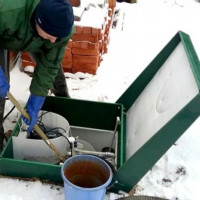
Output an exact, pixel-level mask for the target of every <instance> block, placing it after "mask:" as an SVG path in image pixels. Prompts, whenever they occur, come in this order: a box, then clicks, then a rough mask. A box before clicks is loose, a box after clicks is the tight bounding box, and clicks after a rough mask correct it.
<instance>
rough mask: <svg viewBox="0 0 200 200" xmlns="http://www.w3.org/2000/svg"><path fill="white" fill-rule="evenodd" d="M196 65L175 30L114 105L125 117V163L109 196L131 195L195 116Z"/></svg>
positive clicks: (198, 104) (199, 75) (199, 105)
mask: <svg viewBox="0 0 200 200" xmlns="http://www.w3.org/2000/svg"><path fill="white" fill-rule="evenodd" d="M199 88H200V63H199V59H198V57H197V54H196V52H195V50H194V47H193V45H192V42H191V40H190V37H189V35H187V34H185V33H183V32H181V31H179V32H178V33H177V34H176V35H175V36H174V37H173V38H172V39H171V41H170V42H169V43H168V44H167V45H166V46H165V47H164V48H163V50H162V51H161V52H160V53H159V54H158V55H157V56H156V57H155V59H154V60H153V61H152V62H151V63H150V64H149V65H148V66H147V68H146V69H145V70H144V71H143V72H142V73H141V74H140V75H139V76H138V78H137V79H136V80H135V81H134V82H133V83H132V84H131V85H130V87H129V88H128V89H127V90H126V91H125V92H124V94H123V95H122V96H121V97H120V98H119V99H118V100H117V103H121V104H123V105H124V109H125V110H124V112H125V117H126V120H125V121H126V122H125V123H126V124H125V126H126V162H125V163H124V164H123V166H122V167H120V168H119V169H118V171H117V173H116V179H117V182H116V183H115V184H114V185H113V187H112V189H113V190H114V191H117V190H124V191H127V192H128V191H130V190H131V189H132V188H133V186H135V185H136V184H137V183H138V181H139V180H140V179H141V178H142V177H143V176H144V175H145V174H146V173H147V172H148V171H149V170H150V169H151V168H152V166H153V165H154V164H155V163H156V162H157V161H158V160H159V159H160V158H161V156H162V155H163V154H164V153H165V152H166V151H167V150H168V149H169V148H170V147H171V146H172V145H173V144H174V142H175V141H176V140H177V139H178V138H179V137H180V136H181V135H182V134H183V133H184V132H185V130H186V129H187V128H188V127H189V126H190V125H191V124H192V123H193V122H194V121H195V120H196V119H197V118H198V117H199V114H200V96H199Z"/></svg>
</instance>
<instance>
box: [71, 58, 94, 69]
mask: <svg viewBox="0 0 200 200" xmlns="http://www.w3.org/2000/svg"><path fill="white" fill-rule="evenodd" d="M72 67H73V68H74V67H81V68H83V69H85V68H87V69H96V68H97V67H98V62H96V63H88V62H81V61H80V62H77V61H74V60H73V61H72Z"/></svg>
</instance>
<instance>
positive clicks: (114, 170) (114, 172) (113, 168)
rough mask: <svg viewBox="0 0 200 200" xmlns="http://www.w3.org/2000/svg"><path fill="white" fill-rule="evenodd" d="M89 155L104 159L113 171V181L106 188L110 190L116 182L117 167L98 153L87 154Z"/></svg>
mask: <svg viewBox="0 0 200 200" xmlns="http://www.w3.org/2000/svg"><path fill="white" fill-rule="evenodd" d="M87 155H92V156H95V157H97V158H99V159H101V160H103V161H104V162H105V163H106V164H107V165H108V166H109V167H110V168H111V171H112V174H113V178H112V181H111V183H110V184H109V185H108V186H107V187H106V190H109V189H110V188H111V187H112V186H113V185H114V184H115V183H116V181H117V180H116V173H117V171H116V169H115V167H114V166H113V165H112V164H111V163H110V162H108V161H107V160H106V159H105V158H103V157H101V156H98V155H93V154H87Z"/></svg>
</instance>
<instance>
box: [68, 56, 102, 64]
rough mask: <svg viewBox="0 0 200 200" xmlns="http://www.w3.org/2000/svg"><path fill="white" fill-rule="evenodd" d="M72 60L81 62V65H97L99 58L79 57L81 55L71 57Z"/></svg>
mask: <svg viewBox="0 0 200 200" xmlns="http://www.w3.org/2000/svg"><path fill="white" fill-rule="evenodd" d="M72 60H73V61H74V62H82V63H87V62H89V63H97V62H98V61H99V56H81V55H73V56H72Z"/></svg>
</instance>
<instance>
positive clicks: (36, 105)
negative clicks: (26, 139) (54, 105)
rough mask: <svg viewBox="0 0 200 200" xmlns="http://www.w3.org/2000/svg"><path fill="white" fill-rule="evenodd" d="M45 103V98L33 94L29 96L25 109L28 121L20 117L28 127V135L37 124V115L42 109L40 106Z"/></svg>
mask: <svg viewBox="0 0 200 200" xmlns="http://www.w3.org/2000/svg"><path fill="white" fill-rule="evenodd" d="M44 101H45V97H40V96H35V95H33V94H31V95H30V97H29V99H28V103H27V109H26V112H27V113H28V115H29V116H30V120H28V119H26V118H25V117H23V116H22V119H23V121H24V122H25V123H26V124H27V125H29V128H28V130H27V131H28V133H30V132H31V131H32V130H33V127H34V125H35V124H36V122H37V119H38V113H39V111H40V109H41V108H42V105H43V103H44Z"/></svg>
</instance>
